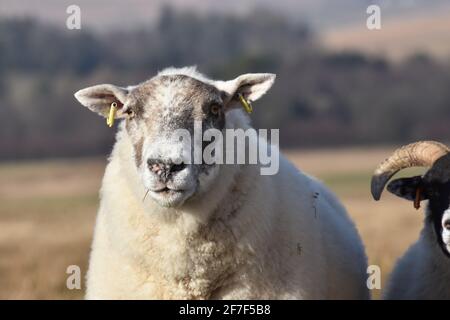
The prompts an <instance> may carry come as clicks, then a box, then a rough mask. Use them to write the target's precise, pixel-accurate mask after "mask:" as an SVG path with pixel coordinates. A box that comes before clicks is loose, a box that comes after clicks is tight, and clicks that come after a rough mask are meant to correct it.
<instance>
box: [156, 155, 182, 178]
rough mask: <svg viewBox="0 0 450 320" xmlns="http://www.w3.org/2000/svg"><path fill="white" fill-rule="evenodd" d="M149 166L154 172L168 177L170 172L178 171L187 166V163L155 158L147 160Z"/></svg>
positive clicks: (162, 176)
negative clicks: (169, 161)
mask: <svg viewBox="0 0 450 320" xmlns="http://www.w3.org/2000/svg"><path fill="white" fill-rule="evenodd" d="M147 165H148V168H149V170H150V171H151V172H153V173H154V174H156V175H158V176H160V177H161V178H167V177H168V176H169V175H170V174H172V173H175V172H178V171H181V170H183V169H184V168H186V164H184V163H180V164H175V163H166V162H161V161H158V160H155V159H148V160H147Z"/></svg>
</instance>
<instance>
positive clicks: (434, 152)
mask: <svg viewBox="0 0 450 320" xmlns="http://www.w3.org/2000/svg"><path fill="white" fill-rule="evenodd" d="M449 152H450V149H449V148H447V147H446V146H445V145H443V144H442V143H439V142H436V141H419V142H416V143H411V144H408V145H406V146H404V147H401V148H399V149H397V150H395V152H394V153H393V154H392V155H391V156H390V157H389V158H387V159H386V160H384V161H383V162H382V163H381V164H380V165H379V166H378V168H377V169H376V170H375V172H374V174H373V176H372V185H371V189H372V190H371V191H372V196H373V198H374V199H375V200H380V197H381V193H382V192H383V189H384V186H385V185H386V183H387V182H388V181H389V179H391V178H392V176H393V175H394V174H396V173H397V172H398V171H400V170H402V169H405V168H410V167H429V166H431V165H432V164H433V163H434V162H435V161H436V160H437V159H439V158H440V157H442V156H444V155H446V154H447V153H449Z"/></svg>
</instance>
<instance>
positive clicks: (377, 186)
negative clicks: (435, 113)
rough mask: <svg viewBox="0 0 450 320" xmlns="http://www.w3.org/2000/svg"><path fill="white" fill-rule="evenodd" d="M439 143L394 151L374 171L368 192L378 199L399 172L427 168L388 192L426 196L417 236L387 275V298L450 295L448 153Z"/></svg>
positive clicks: (396, 183)
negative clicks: (418, 236)
mask: <svg viewBox="0 0 450 320" xmlns="http://www.w3.org/2000/svg"><path fill="white" fill-rule="evenodd" d="M449 151H450V150H449V149H448V148H447V147H446V146H445V145H443V144H441V143H438V142H434V141H422V142H417V143H413V144H410V145H407V146H405V147H403V148H400V149H398V150H397V151H395V152H394V154H393V155H392V156H391V157H389V158H388V159H387V160H385V161H384V162H383V163H381V164H380V166H379V167H378V168H377V170H376V171H375V174H374V176H373V179H372V194H373V197H374V198H375V199H376V200H379V199H380V196H381V193H382V191H383V189H384V186H385V185H386V183H387V182H388V181H389V179H390V178H391V177H392V176H393V175H394V174H395V173H396V172H398V171H399V170H401V169H404V168H408V167H413V166H425V167H428V166H429V167H431V168H430V169H429V170H428V171H427V172H426V173H425V175H424V176H415V177H411V178H400V179H396V180H394V181H392V182H391V183H390V184H389V185H388V190H389V191H390V192H391V193H393V194H395V195H397V196H399V197H402V198H405V199H407V200H410V201H414V206H415V207H416V208H417V209H418V208H419V207H420V205H419V204H420V201H423V200H428V205H427V209H426V211H425V220H424V227H423V230H422V232H421V235H420V238H419V239H418V240H417V242H416V243H415V244H414V245H413V246H411V247H410V248H409V250H408V251H407V252H406V253H405V255H404V256H403V257H402V258H401V259H400V260H399V262H398V263H397V265H396V266H395V268H394V271H393V273H392V275H391V277H390V280H389V283H388V286H387V289H386V291H385V292H384V298H386V299H396V300H397V299H402V300H403V299H407V300H411V299H450V153H449Z"/></svg>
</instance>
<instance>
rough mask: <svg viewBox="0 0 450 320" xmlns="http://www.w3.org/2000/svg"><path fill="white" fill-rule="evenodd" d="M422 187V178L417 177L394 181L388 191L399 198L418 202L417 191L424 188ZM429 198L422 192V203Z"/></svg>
mask: <svg viewBox="0 0 450 320" xmlns="http://www.w3.org/2000/svg"><path fill="white" fill-rule="evenodd" d="M422 185H423V183H422V177H421V176H415V177H411V178H400V179H396V180H393V181H391V182H390V183H389V185H388V186H387V189H388V191H389V192H390V193H392V194H395V195H396V196H397V197H400V198H403V199H406V200H410V201H414V200H416V195H417V189H418V188H420V187H422ZM427 198H428V197H427V195H426V192H420V201H422V200H426V199H427Z"/></svg>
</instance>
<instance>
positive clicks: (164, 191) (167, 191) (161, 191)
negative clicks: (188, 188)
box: [152, 187, 184, 194]
mask: <svg viewBox="0 0 450 320" xmlns="http://www.w3.org/2000/svg"><path fill="white" fill-rule="evenodd" d="M152 192H154V193H158V194H175V193H182V192H184V190H181V189H170V188H168V187H164V188H162V189H158V190H152Z"/></svg>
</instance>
